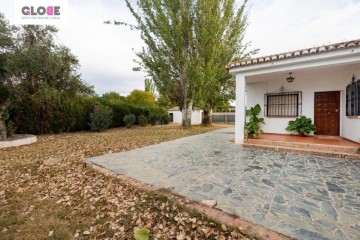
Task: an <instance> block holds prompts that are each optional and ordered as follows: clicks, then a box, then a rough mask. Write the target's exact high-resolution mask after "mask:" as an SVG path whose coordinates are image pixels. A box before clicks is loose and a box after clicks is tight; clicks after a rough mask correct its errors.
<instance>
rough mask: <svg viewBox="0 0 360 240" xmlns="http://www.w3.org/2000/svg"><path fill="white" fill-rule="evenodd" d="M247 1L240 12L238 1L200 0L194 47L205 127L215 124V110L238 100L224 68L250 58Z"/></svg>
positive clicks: (231, 81)
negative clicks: (247, 36)
mask: <svg viewBox="0 0 360 240" xmlns="http://www.w3.org/2000/svg"><path fill="white" fill-rule="evenodd" d="M246 2H247V1H245V2H244V3H243V5H241V6H240V8H238V9H236V7H235V0H226V1H221V0H197V1H196V7H195V12H196V13H197V14H196V18H195V20H194V29H195V30H194V32H195V33H196V35H195V39H194V45H195V48H196V49H197V54H198V59H199V61H198V65H197V69H198V72H199V74H200V79H201V83H200V84H199V86H198V88H197V89H196V92H197V95H196V102H197V106H198V107H199V108H201V109H203V110H204V119H203V123H204V124H211V123H212V116H211V114H212V111H213V110H214V108H217V107H218V108H219V107H221V106H224V105H225V104H228V102H229V101H230V100H234V99H235V79H234V78H233V77H232V76H231V75H230V74H229V72H228V71H227V70H226V68H225V67H224V66H226V65H227V64H228V63H229V62H231V61H234V60H238V59H240V58H243V57H248V56H249V55H251V54H254V53H256V50H255V51H250V52H247V48H248V44H244V41H243V39H244V34H245V30H246V26H247V16H246V12H245V6H246Z"/></svg>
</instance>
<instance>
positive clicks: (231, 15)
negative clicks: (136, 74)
mask: <svg viewBox="0 0 360 240" xmlns="http://www.w3.org/2000/svg"><path fill="white" fill-rule="evenodd" d="M126 3H127V6H128V8H129V9H130V11H131V13H132V15H133V16H134V17H135V19H136V22H137V25H136V26H135V28H136V29H138V30H140V32H141V38H142V39H143V41H144V43H145V45H146V47H145V48H143V49H142V51H141V52H138V53H137V56H138V57H139V59H140V61H139V63H140V65H141V66H142V68H143V69H144V70H145V71H146V72H147V73H148V75H149V76H150V77H151V78H152V79H153V80H154V83H155V86H156V88H157V90H158V91H159V93H160V95H163V96H166V97H167V98H169V99H170V100H171V102H172V103H173V104H174V105H177V106H179V108H180V109H182V111H183V126H184V127H188V126H190V125H191V112H192V108H193V106H194V105H195V106H200V107H203V108H204V109H205V110H206V112H211V111H210V110H211V109H213V108H214V106H216V105H217V104H218V103H219V102H220V101H222V102H224V101H228V100H229V99H231V98H232V96H234V94H233V91H234V80H232V79H231V76H230V75H229V74H228V73H227V71H226V69H225V66H226V64H227V63H229V62H230V61H232V60H235V59H238V58H241V57H242V56H243V55H244V51H245V49H246V48H245V47H246V45H243V44H242V41H243V36H244V31H245V28H246V20H247V19H246V16H245V13H244V11H245V10H244V9H245V4H246V2H245V3H244V4H243V5H242V6H240V7H239V8H237V7H236V6H235V0H139V1H137V9H135V7H134V6H132V5H131V3H130V0H126Z"/></svg>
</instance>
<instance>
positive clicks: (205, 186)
mask: <svg viewBox="0 0 360 240" xmlns="http://www.w3.org/2000/svg"><path fill="white" fill-rule="evenodd" d="M212 189H213V185H212V184H209V183H205V184H203V185H202V186H201V190H202V191H203V192H210V191H211V190H212Z"/></svg>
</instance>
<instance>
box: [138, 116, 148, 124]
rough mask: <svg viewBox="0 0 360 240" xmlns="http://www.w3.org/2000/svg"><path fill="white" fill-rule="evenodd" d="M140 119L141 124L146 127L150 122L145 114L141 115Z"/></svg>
mask: <svg viewBox="0 0 360 240" xmlns="http://www.w3.org/2000/svg"><path fill="white" fill-rule="evenodd" d="M138 121H139V124H140V126H143V127H145V126H146V125H148V123H149V121H148V119H147V117H146V116H144V115H141V116H140V117H139V119H138Z"/></svg>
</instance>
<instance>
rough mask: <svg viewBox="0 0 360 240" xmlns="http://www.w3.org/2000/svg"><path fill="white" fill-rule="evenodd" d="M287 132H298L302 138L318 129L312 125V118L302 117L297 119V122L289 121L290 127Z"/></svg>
mask: <svg viewBox="0 0 360 240" xmlns="http://www.w3.org/2000/svg"><path fill="white" fill-rule="evenodd" d="M286 131H290V132H297V133H298V134H299V135H300V136H303V137H304V136H305V135H308V134H310V133H311V132H314V131H316V127H315V125H314V124H313V123H312V120H311V118H307V117H305V116H301V117H299V118H296V120H295V121H289V126H288V127H287V128H286Z"/></svg>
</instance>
